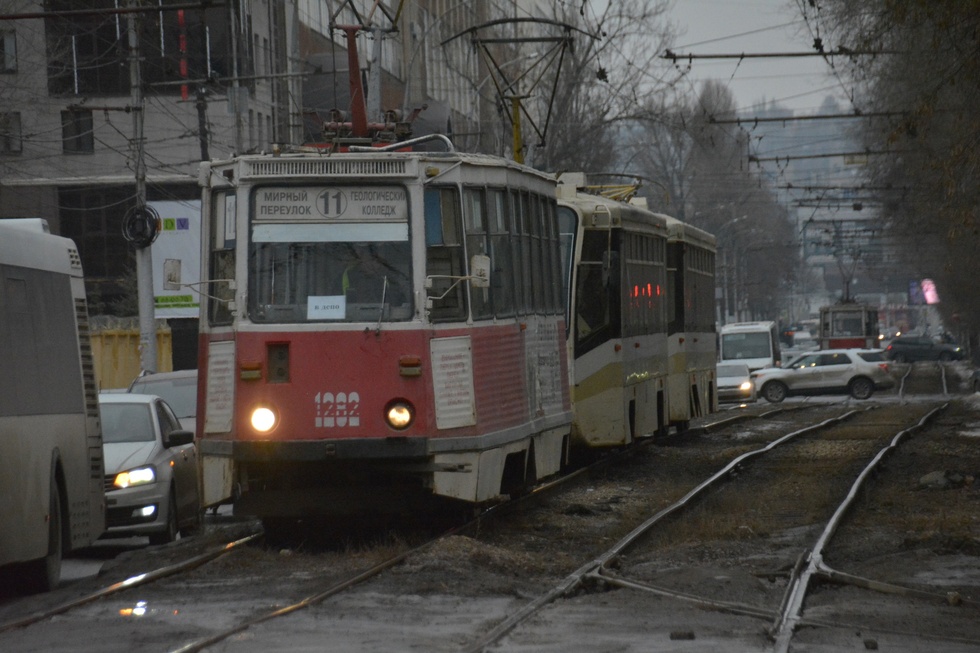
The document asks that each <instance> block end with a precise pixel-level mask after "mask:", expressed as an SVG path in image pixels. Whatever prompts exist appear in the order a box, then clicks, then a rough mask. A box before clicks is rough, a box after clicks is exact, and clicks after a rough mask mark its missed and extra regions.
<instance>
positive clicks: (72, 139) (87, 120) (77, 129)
mask: <svg viewBox="0 0 980 653" xmlns="http://www.w3.org/2000/svg"><path fill="white" fill-rule="evenodd" d="M61 139H62V144H63V145H62V147H63V151H64V152H65V153H66V154H79V153H86V152H94V151H95V136H94V135H93V133H92V112H91V111H62V112H61Z"/></svg>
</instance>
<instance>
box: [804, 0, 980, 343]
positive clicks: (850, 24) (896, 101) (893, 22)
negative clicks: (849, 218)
mask: <svg viewBox="0 0 980 653" xmlns="http://www.w3.org/2000/svg"><path fill="white" fill-rule="evenodd" d="M800 9H801V12H803V15H804V16H805V17H806V18H807V20H808V21H809V23H810V25H811V26H812V30H813V32H814V34H815V35H816V36H817V37H818V38H820V39H821V41H820V43H821V44H826V45H824V47H826V48H827V49H828V50H829V49H839V48H850V49H851V50H860V51H866V52H877V53H879V54H878V55H876V56H861V57H854V58H852V59H850V60H846V61H845V62H844V63H838V64H835V65H836V67H837V68H836V69H837V70H838V71H839V72H840V74H841V76H842V80H843V82H844V83H845V84H846V85H847V86H848V88H849V89H851V93H852V101H853V102H854V105H855V108H856V109H858V110H860V111H862V112H864V113H872V112H874V113H875V114H877V115H878V117H874V118H869V119H868V120H867V122H866V123H865V126H864V130H863V137H864V141H865V144H866V146H867V147H868V149H869V150H873V151H888V152H890V154H889V155H888V156H879V157H873V160H872V163H871V165H870V166H869V170H868V173H869V177H870V179H869V181H870V184H872V185H874V186H875V187H879V188H889V189H891V190H890V191H884V192H883V195H882V208H881V214H882V217H883V219H884V221H885V224H886V225H887V228H886V232H885V233H886V236H887V237H888V238H889V241H888V242H889V243H891V244H893V245H894V246H895V247H896V249H897V250H898V252H899V253H900V254H902V255H904V256H903V257H904V260H905V262H906V263H907V265H908V268H909V272H910V276H912V277H931V278H933V279H934V280H935V281H936V284H937V287H938V289H939V292H940V296H941V299H942V303H941V304H940V310H941V312H942V314H943V316H944V319H945V321H946V323H947V325H949V326H951V327H952V326H954V325H955V324H956V323H957V322H959V324H960V327H961V330H963V331H970V332H976V331H977V330H978V326H980V302H977V301H976V298H975V295H976V293H975V291H974V289H973V284H974V283H975V279H976V278H977V276H978V274H980V256H978V253H980V252H978V249H980V238H978V234H980V214H978V210H980V209H978V207H980V147H978V145H980V119H978V118H977V114H976V109H975V107H976V106H977V103H978V101H980V58H978V57H977V56H976V50H977V34H978V33H980V13H978V12H977V5H976V3H975V2H961V1H958V0H934V1H932V2H891V1H889V0H862V1H861V2H851V1H848V0H823V1H822V2H821V3H819V5H816V6H814V5H811V3H808V2H803V1H800Z"/></svg>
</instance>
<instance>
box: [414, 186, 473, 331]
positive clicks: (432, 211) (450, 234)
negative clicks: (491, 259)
mask: <svg viewBox="0 0 980 653" xmlns="http://www.w3.org/2000/svg"><path fill="white" fill-rule="evenodd" d="M459 213H460V211H459V197H458V194H457V193H456V190H455V189H453V188H439V187H433V188H427V189H426V191H425V245H426V261H425V265H426V275H427V276H431V277H434V279H433V283H432V288H431V289H429V290H428V295H429V296H430V297H432V298H433V302H432V310H431V312H430V316H431V319H432V320H433V321H434V322H439V321H448V320H462V319H465V318H466V295H465V292H466V288H467V287H468V286H469V284H466V283H455V279H451V278H448V277H457V278H458V277H461V276H463V275H465V274H466V272H465V270H466V268H465V267H464V265H463V243H462V241H461V239H460V233H461V225H460V215H459ZM454 283H455V285H453V284H454ZM443 295H445V296H443Z"/></svg>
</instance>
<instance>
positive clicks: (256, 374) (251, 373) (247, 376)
mask: <svg viewBox="0 0 980 653" xmlns="http://www.w3.org/2000/svg"><path fill="white" fill-rule="evenodd" d="M239 376H240V377H241V379H242V380H243V381H255V380H258V379H261V378H262V363H254V362H244V363H242V364H241V365H240V366H239Z"/></svg>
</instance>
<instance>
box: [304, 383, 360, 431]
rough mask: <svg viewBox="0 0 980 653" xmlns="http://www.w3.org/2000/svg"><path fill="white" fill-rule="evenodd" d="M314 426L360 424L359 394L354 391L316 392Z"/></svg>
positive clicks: (326, 426)
mask: <svg viewBox="0 0 980 653" xmlns="http://www.w3.org/2000/svg"><path fill="white" fill-rule="evenodd" d="M314 401H315V402H316V428H325V429H331V428H338V427H340V428H343V427H346V426H360V425H361V396H360V395H359V394H358V393H356V392H349V393H348V392H338V393H337V394H334V393H332V392H318V393H317V395H316V398H315V399H314Z"/></svg>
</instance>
